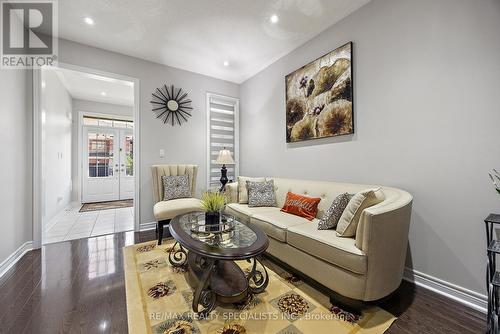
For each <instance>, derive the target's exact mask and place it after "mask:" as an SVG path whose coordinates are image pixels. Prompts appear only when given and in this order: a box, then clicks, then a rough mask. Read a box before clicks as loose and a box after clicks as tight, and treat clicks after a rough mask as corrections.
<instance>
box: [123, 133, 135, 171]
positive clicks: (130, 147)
mask: <svg viewBox="0 0 500 334" xmlns="http://www.w3.org/2000/svg"><path fill="white" fill-rule="evenodd" d="M125 173H126V174H125V175H127V176H133V175H134V137H133V136H132V135H126V136H125Z"/></svg>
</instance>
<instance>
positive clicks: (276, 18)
mask: <svg viewBox="0 0 500 334" xmlns="http://www.w3.org/2000/svg"><path fill="white" fill-rule="evenodd" d="M269 20H270V21H271V23H277V22H278V21H279V20H280V19H279V17H278V15H276V14H273V15H271V18H270V19H269Z"/></svg>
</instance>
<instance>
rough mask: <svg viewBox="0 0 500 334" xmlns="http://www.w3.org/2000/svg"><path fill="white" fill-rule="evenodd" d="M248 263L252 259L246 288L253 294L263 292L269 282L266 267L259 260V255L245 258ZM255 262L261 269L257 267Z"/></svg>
mask: <svg viewBox="0 0 500 334" xmlns="http://www.w3.org/2000/svg"><path fill="white" fill-rule="evenodd" d="M247 261H248V262H249V263H250V262H252V261H253V265H252V269H251V271H250V273H249V274H248V275H247V280H248V290H249V291H250V292H251V293H253V294H258V293H261V292H263V291H264V290H265V289H266V287H267V285H268V284H269V275H268V274H267V270H266V267H265V266H264V265H263V264H262V262H261V261H260V257H254V258H252V259H248V260H247ZM257 263H258V264H259V266H260V267H261V268H262V269H257Z"/></svg>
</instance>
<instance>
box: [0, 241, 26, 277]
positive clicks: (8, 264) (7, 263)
mask: <svg viewBox="0 0 500 334" xmlns="http://www.w3.org/2000/svg"><path fill="white" fill-rule="evenodd" d="M32 249H33V241H26V242H25V243H24V244H22V245H21V246H19V248H18V249H16V250H15V251H14V253H12V254H10V255H9V257H8V258H6V259H5V260H4V261H3V262H2V263H0V277H3V275H5V273H7V271H9V269H10V268H12V267H13V266H14V265H15V264H16V262H17V261H19V260H20V259H21V258H22V257H23V255H24V254H26V253H27V252H29V251H30V250H32Z"/></svg>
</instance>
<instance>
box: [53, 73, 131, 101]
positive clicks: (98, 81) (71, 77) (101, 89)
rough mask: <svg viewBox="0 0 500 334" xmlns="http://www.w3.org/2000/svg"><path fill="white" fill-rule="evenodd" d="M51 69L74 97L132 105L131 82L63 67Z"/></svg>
mask: <svg viewBox="0 0 500 334" xmlns="http://www.w3.org/2000/svg"><path fill="white" fill-rule="evenodd" d="M51 70H53V71H56V73H57V75H58V77H59V79H60V80H61V82H62V84H63V85H64V87H65V88H66V90H67V91H68V93H69V94H70V95H71V96H72V97H73V98H74V99H80V100H87V101H95V102H103V103H111V104H119V105H125V106H133V105H134V83H133V82H130V81H124V80H118V79H114V78H108V77H103V76H100V75H95V74H89V73H84V72H78V71H72V70H68V69H64V68H55V69H51ZM103 93H104V94H103Z"/></svg>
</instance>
